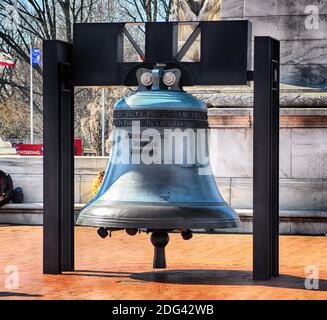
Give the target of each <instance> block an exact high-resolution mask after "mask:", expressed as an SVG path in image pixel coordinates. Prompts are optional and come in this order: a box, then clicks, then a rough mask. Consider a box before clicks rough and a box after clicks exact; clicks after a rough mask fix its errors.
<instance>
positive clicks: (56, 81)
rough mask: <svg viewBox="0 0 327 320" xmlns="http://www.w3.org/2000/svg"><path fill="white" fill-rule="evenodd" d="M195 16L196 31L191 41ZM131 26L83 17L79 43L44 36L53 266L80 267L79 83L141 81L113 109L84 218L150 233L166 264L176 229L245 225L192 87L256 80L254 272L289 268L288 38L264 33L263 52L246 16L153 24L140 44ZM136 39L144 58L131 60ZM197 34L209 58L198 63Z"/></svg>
mask: <svg viewBox="0 0 327 320" xmlns="http://www.w3.org/2000/svg"><path fill="white" fill-rule="evenodd" d="M185 23H188V24H192V25H193V26H194V30H193V32H192V33H191V34H190V36H189V37H188V39H186V41H185V42H184V43H183V44H182V45H181V46H180V44H181V42H180V41H179V37H178V31H179V28H180V26H181V25H182V24H185ZM129 25H130V24H129V23H125V22H117V23H77V24H75V25H74V31H73V32H74V36H73V39H74V40H73V43H66V42H62V41H59V40H45V41H44V45H43V53H44V63H43V78H44V81H43V91H44V94H43V114H44V120H43V128H44V133H43V137H44V177H43V185H44V188H43V189H44V192H43V194H44V217H43V235H44V237H43V272H44V273H45V274H60V273H62V272H64V271H72V270H75V264H74V263H75V250H74V247H75V229H74V223H75V219H74V217H75V216H74V214H73V213H74V146H73V137H74V88H76V87H92V86H96V87H108V86H128V87H137V90H136V91H135V92H133V93H131V94H130V95H128V96H126V97H124V98H122V99H121V100H120V101H118V102H117V103H116V105H115V107H114V112H113V131H112V148H111V155H110V160H109V163H108V167H107V170H106V173H105V176H104V179H103V183H102V185H101V187H100V189H99V190H98V192H97V194H96V195H95V197H94V198H93V199H92V200H91V201H90V202H89V203H88V204H87V205H86V206H85V207H84V208H83V209H82V210H81V211H80V213H79V215H78V219H77V224H78V225H82V226H91V227H96V228H97V229H98V234H99V235H100V236H101V237H103V238H106V237H107V236H108V235H109V234H110V233H111V232H112V231H115V230H126V232H127V234H129V235H136V234H137V233H138V232H147V233H151V237H150V240H151V242H152V244H153V245H154V251H155V254H154V264H153V265H154V267H156V268H164V267H165V266H166V260H165V254H164V253H165V246H166V245H167V244H168V242H169V233H170V232H180V233H181V236H182V238H183V239H185V240H188V239H191V238H192V234H193V232H206V233H212V232H213V233H214V232H216V231H217V230H219V229H225V228H236V227H238V226H239V223H240V221H239V217H238V216H237V214H236V213H235V211H234V210H233V209H232V208H230V207H229V206H228V205H227V204H226V202H225V201H224V199H223V198H222V196H221V195H220V193H219V190H218V188H217V185H216V182H215V178H214V176H213V174H212V171H211V167H210V164H209V152H208V138H209V136H208V117H207V107H206V105H205V104H204V103H203V102H201V101H199V100H198V99H196V98H195V97H193V96H192V95H190V94H188V93H187V92H185V91H183V90H182V88H185V87H187V86H201V87H207V86H211V85H213V86H218V85H223V86H231V85H236V86H240V85H248V84H249V82H251V81H253V87H254V90H253V115H251V119H252V118H253V121H252V120H251V126H253V278H254V279H257V280H268V279H270V278H271V277H275V276H278V274H279V270H278V268H279V260H278V253H279V245H278V228H279V225H278V223H279V215H278V214H279V211H278V210H279V209H278V208H279V204H278V203H279V200H278V199H279V193H278V188H279V180H278V173H279V169H278V168H279V167H278V164H279V161H278V157H279V151H278V150H279V75H280V72H279V65H280V48H279V46H280V44H279V41H277V40H275V39H273V38H271V37H265V36H260V37H258V36H256V37H254V46H253V48H254V55H252V54H251V50H252V43H253V41H252V39H253V38H252V33H251V22H250V21H247V20H233V21H198V22H182V23H179V22H145V23H144V24H143V25H144V31H145V32H144V48H141V47H140V46H139V45H138V44H137V41H135V39H134V38H133V37H132V35H131V34H130V32H129V31H128V30H129V28H128V26H129ZM132 26H134V27H136V28H138V27H139V24H138V23H136V24H132ZM199 35H201V36H200V37H199ZM126 40H128V41H129V42H130V43H131V44H132V46H133V48H134V49H135V50H136V52H137V54H138V57H140V58H141V60H142V61H140V59H137V61H125V60H124V41H126ZM195 42H196V43H197V44H199V53H200V54H199V59H198V60H197V61H187V59H185V55H186V53H187V52H188V50H189V49H190V48H191V47H192V45H193V44H194V43H195ZM252 57H253V63H252ZM222 151H223V150H222Z"/></svg>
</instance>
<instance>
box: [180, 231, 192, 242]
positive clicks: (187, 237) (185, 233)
mask: <svg viewBox="0 0 327 320" xmlns="http://www.w3.org/2000/svg"><path fill="white" fill-rule="evenodd" d="M181 236H182V238H183V240H190V239H191V238H192V237H193V233H192V231H191V230H190V229H187V230H183V231H182V232H181Z"/></svg>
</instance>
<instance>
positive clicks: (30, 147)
mask: <svg viewBox="0 0 327 320" xmlns="http://www.w3.org/2000/svg"><path fill="white" fill-rule="evenodd" d="M13 147H14V148H16V154H19V155H21V156H43V144H26V143H16V144H13ZM74 150H75V156H81V155H82V153H83V146H82V139H81V138H76V139H74Z"/></svg>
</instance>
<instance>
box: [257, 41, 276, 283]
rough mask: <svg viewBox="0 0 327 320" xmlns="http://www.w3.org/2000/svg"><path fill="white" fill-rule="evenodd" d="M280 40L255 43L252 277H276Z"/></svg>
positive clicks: (259, 278) (258, 278) (261, 278)
mask: <svg viewBox="0 0 327 320" xmlns="http://www.w3.org/2000/svg"><path fill="white" fill-rule="evenodd" d="M279 61H280V57H279V41H277V40H275V39H272V38H270V37H255V40H254V143H253V146H254V147H253V148H254V150H253V164H254V170H253V277H254V279H255V280H268V279H270V278H271V277H276V276H278V273H279V270H278V265H279V261H278V252H279V248H278V234H279Z"/></svg>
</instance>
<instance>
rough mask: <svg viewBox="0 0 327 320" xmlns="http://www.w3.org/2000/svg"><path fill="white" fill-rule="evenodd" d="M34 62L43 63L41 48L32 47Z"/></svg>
mask: <svg viewBox="0 0 327 320" xmlns="http://www.w3.org/2000/svg"><path fill="white" fill-rule="evenodd" d="M32 63H33V64H40V63H41V50H40V49H38V48H32Z"/></svg>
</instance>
